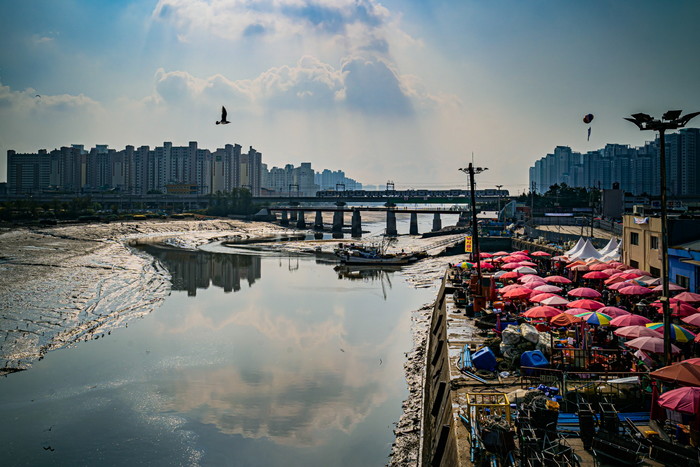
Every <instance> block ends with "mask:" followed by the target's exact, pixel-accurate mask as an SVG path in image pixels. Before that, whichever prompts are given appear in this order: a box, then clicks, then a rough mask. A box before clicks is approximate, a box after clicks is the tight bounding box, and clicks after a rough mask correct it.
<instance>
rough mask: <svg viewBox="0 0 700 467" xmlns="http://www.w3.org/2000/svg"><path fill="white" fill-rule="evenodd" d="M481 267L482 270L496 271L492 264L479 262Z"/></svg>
mask: <svg viewBox="0 0 700 467" xmlns="http://www.w3.org/2000/svg"><path fill="white" fill-rule="evenodd" d="M479 267H480V268H481V269H487V270H488V269H496V266H494V265H493V264H491V263H487V262H486V261H479Z"/></svg>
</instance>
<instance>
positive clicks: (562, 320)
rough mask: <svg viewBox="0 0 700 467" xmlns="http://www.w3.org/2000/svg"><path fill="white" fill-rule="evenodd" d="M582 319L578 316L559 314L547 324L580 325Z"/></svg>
mask: <svg viewBox="0 0 700 467" xmlns="http://www.w3.org/2000/svg"><path fill="white" fill-rule="evenodd" d="M582 321H583V318H581V317H580V316H575V315H570V314H568V313H561V314H559V315H557V316H555V317H554V318H552V319H551V320H550V321H549V323H550V324H551V325H552V326H569V325H571V324H575V323H580V322H582Z"/></svg>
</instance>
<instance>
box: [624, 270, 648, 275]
mask: <svg viewBox="0 0 700 467" xmlns="http://www.w3.org/2000/svg"><path fill="white" fill-rule="evenodd" d="M624 273H625V274H635V275H636V276H637V277H641V276H651V273H650V272H648V271H643V270H641V269H625V271H624Z"/></svg>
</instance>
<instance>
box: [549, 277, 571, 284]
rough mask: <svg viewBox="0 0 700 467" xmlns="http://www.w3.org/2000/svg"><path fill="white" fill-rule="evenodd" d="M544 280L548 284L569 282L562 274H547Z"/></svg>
mask: <svg viewBox="0 0 700 467" xmlns="http://www.w3.org/2000/svg"><path fill="white" fill-rule="evenodd" d="M544 281H545V282H547V283H548V284H571V281H570V280H569V279H567V278H566V277H563V276H547V277H545V278H544Z"/></svg>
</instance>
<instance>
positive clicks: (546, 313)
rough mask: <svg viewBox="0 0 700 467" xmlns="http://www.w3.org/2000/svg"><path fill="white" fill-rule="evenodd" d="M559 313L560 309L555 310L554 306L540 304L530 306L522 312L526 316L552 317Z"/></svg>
mask: <svg viewBox="0 0 700 467" xmlns="http://www.w3.org/2000/svg"><path fill="white" fill-rule="evenodd" d="M561 313H562V311H561V310H557V309H556V308H554V307H551V306H547V305H542V306H536V307H534V308H530V309H529V310H527V311H526V312H525V313H523V316H524V317H526V318H553V317H554V316H557V315H560V314H561Z"/></svg>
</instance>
